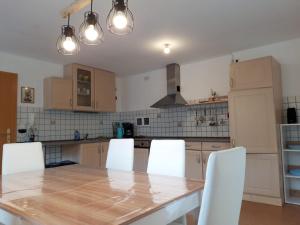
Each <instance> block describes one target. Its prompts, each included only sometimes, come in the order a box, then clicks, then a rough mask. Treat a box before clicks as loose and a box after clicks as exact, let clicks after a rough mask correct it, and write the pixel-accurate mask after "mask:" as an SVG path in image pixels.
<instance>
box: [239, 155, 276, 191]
mask: <svg viewBox="0 0 300 225" xmlns="http://www.w3.org/2000/svg"><path fill="white" fill-rule="evenodd" d="M244 192H245V193H248V194H257V195H267V196H272V197H280V183H279V164H278V155H276V154H247V161H246V177H245V189H244Z"/></svg>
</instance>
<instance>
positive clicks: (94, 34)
mask: <svg viewBox="0 0 300 225" xmlns="http://www.w3.org/2000/svg"><path fill="white" fill-rule="evenodd" d="M84 36H85V37H86V39H88V40H89V41H96V40H97V38H98V37H99V33H98V31H97V30H96V29H95V26H94V25H92V24H91V25H89V26H88V28H87V29H86V30H85V31H84Z"/></svg>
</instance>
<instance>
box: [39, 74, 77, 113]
mask: <svg viewBox="0 0 300 225" xmlns="http://www.w3.org/2000/svg"><path fill="white" fill-rule="evenodd" d="M72 95H73V92H72V81H71V80H68V79H63V78H57V77H50V78H46V79H45V80H44V108H45V109H60V110H72V109H73V96H72Z"/></svg>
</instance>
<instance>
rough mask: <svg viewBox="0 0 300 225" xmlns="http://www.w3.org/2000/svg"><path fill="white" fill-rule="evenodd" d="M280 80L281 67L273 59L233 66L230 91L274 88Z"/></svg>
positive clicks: (270, 57)
mask: <svg viewBox="0 0 300 225" xmlns="http://www.w3.org/2000/svg"><path fill="white" fill-rule="evenodd" d="M278 79H280V65H279V64H278V63H277V61H276V60H275V59H274V58H273V57H272V56H268V57H263V58H258V59H253V60H248V61H243V62H238V63H233V64H231V67H230V89H231V90H232V91H233V90H244V89H252V88H266V87H273V86H274V83H276V82H278Z"/></svg>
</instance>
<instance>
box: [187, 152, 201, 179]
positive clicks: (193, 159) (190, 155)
mask: <svg viewBox="0 0 300 225" xmlns="http://www.w3.org/2000/svg"><path fill="white" fill-rule="evenodd" d="M185 160H186V163H185V166H186V168H185V173H186V175H185V176H186V177H187V178H190V179H196V180H202V179H203V176H202V157H201V151H197V150H186V157H185Z"/></svg>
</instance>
